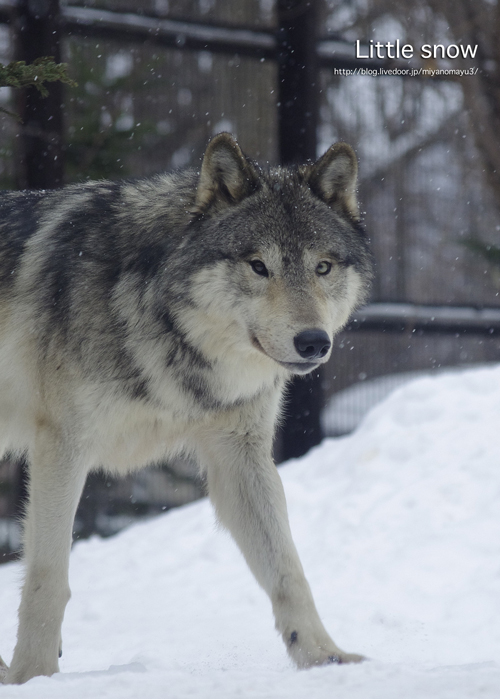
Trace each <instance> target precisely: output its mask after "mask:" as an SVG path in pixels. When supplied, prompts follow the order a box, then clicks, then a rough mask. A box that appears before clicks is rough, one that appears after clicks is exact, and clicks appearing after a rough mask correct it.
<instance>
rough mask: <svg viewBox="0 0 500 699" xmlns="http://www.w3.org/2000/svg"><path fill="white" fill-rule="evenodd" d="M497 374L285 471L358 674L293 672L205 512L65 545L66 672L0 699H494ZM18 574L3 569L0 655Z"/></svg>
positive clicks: (499, 620) (402, 392) (439, 388)
mask: <svg viewBox="0 0 500 699" xmlns="http://www.w3.org/2000/svg"><path fill="white" fill-rule="evenodd" d="M499 431H500V367H492V368H481V369H476V370H471V371H467V372H463V373H456V374H453V373H450V374H446V375H440V376H438V377H436V378H424V379H420V380H418V381H416V382H414V383H411V384H409V385H405V386H404V387H402V388H401V389H399V390H397V391H396V392H395V393H393V394H392V395H391V396H390V397H389V398H388V399H387V400H386V401H385V402H384V403H382V404H381V405H379V406H377V407H376V408H375V409H374V410H372V412H371V413H370V414H369V415H368V416H367V418H366V419H365V421H364V422H363V423H362V425H361V427H360V428H359V429H358V431H357V432H356V433H355V434H353V435H351V436H349V437H346V438H342V439H337V440H327V441H326V442H324V443H323V444H322V445H321V446H320V447H319V448H318V449H316V450H314V451H313V452H312V453H311V454H309V455H308V456H307V457H306V458H304V459H301V460H299V461H295V462H292V463H289V464H288V465H287V466H285V467H283V468H282V469H281V475H282V477H283V481H284V483H285V489H286V492H287V499H288V504H289V511H290V519H291V524H292V529H293V532H294V537H295V540H296V543H297V546H298V548H299V551H300V554H301V557H302V561H303V564H304V567H305V570H306V574H307V577H308V579H309V581H310V583H311V587H312V589H313V592H314V594H315V597H316V601H317V605H318V608H319V610H320V614H321V616H322V618H323V620H324V622H325V625H326V626H327V628H328V629H329V630H330V632H331V633H332V636H333V638H334V639H335V641H336V642H337V643H338V644H339V645H340V646H341V647H342V648H344V649H346V650H352V651H357V652H361V653H364V654H365V655H367V656H369V657H370V658H372V660H371V662H367V663H364V664H362V665H360V666H347V667H335V666H330V667H325V668H318V669H314V670H311V671H307V672H297V671H295V670H294V669H293V668H292V667H291V665H290V664H289V662H288V660H287V657H286V654H285V650H284V647H283V646H282V643H281V641H280V640H279V639H278V638H277V636H276V633H275V631H274V629H273V621H272V618H271V608H270V603H269V602H268V600H267V598H266V597H265V595H264V594H263V592H262V591H261V590H260V589H259V588H258V587H257V584H256V583H255V582H254V580H253V578H252V577H251V574H250V573H249V571H248V570H247V568H246V565H245V564H244V562H243V560H242V557H241V555H240V554H239V552H238V551H237V549H236V547H235V545H234V544H233V543H232V541H231V540H230V539H229V537H228V536H227V535H226V534H225V533H223V532H220V531H218V530H217V529H216V527H215V526H214V518H213V514H212V511H211V508H210V506H209V504H208V503H207V502H200V503H195V504H193V505H189V506H187V507H184V508H181V509H179V510H176V511H174V512H171V513H169V514H167V515H164V516H162V517H159V518H157V519H155V520H154V521H151V522H148V523H144V524H140V525H136V526H134V527H132V528H130V529H129V530H127V531H125V532H123V533H122V534H120V535H118V536H116V537H115V538H113V539H108V540H106V541H101V540H98V539H93V540H90V541H87V542H81V543H79V544H77V545H76V546H75V549H74V551H73V554H72V559H71V586H72V590H73V598H72V600H71V602H70V604H69V606H68V609H67V613H66V617H65V622H64V627H63V639H64V656H63V658H62V661H61V671H62V672H61V674H60V675H58V676H55V677H53V678H50V679H49V678H35V679H34V680H32V681H31V682H29V683H28V684H26V685H24V686H22V687H11V686H9V687H0V699H11V697H16V698H17V697H23V698H24V697H26V698H31V697H32V698H33V699H35V697H36V699H46V698H47V699H48V698H49V697H50V699H59V698H62V697H64V699H77V698H78V699H86V698H88V699H90V698H92V699H95V697H100V698H107V697H113V698H114V697H116V698H118V697H120V699H128V698H130V699H131V698H132V697H134V698H135V697H143V696H147V697H148V699H156V698H158V699H159V698H160V697H187V696H189V697H203V699H211V698H212V697H217V699H224V698H226V697H227V698H228V699H229V698H231V699H233V698H234V697H239V696H242V697H265V698H266V699H274V698H278V697H286V698H287V699H295V698H297V699H298V698H299V697H300V699H303V697H305V696H312V697H314V698H315V699H316V698H318V699H323V698H325V699H326V698H327V697H328V698H330V697H335V699H344V698H345V699H367V698H369V699H402V697H404V699H416V698H417V697H418V698H419V699H420V698H422V699H423V698H425V699H427V698H428V697H432V698H433V699H448V698H450V699H452V698H453V699H465V698H466V697H477V696H479V695H480V696H481V697H483V698H486V699H490V698H491V699H493V697H495V699H496V697H498V693H499V687H500V443H499V442H500V440H499ZM20 576H21V570H20V567H19V565H18V564H9V565H4V566H2V567H0V590H1V595H0V620H1V634H0V651H1V652H2V654H3V656H4V658H5V659H6V660H7V661H9V660H10V655H11V653H12V649H13V646H14V640H15V625H16V619H15V617H16V607H17V604H18V588H19V581H20Z"/></svg>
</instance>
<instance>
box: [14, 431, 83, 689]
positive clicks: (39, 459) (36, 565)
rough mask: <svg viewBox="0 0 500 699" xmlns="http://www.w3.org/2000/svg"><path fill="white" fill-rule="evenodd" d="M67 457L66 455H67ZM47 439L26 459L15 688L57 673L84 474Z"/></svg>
mask: <svg viewBox="0 0 500 699" xmlns="http://www.w3.org/2000/svg"><path fill="white" fill-rule="evenodd" d="M68 451H69V450H68ZM65 456H66V454H64V453H63V449H62V448H61V446H60V444H58V443H57V440H56V439H55V438H52V435H49V434H44V435H42V436H40V437H39V438H38V440H37V446H36V448H35V450H34V453H33V454H30V461H31V467H30V484H29V504H28V508H27V517H26V522H25V532H24V559H25V566H26V578H25V582H24V587H23V591H22V598H21V605H20V607H19V630H18V634H17V644H16V648H15V650H14V657H13V659H12V663H11V666H10V668H9V669H8V670H7V672H6V679H5V681H6V682H8V683H13V684H21V683H23V682H26V681H27V680H29V679H30V678H32V677H34V676H36V675H52V674H53V673H54V672H58V671H59V663H58V658H59V654H60V651H61V625H62V621H63V616H64V610H65V607H66V604H67V602H68V600H69V597H70V590H69V584H68V565H69V554H70V548H71V535H72V528H73V520H74V516H75V511H76V507H77V505H78V500H79V498H80V495H81V492H82V488H83V485H84V482H85V475H86V470H85V469H84V468H78V467H77V465H76V464H75V463H74V457H73V462H72V461H71V459H70V458H69V454H68V458H65Z"/></svg>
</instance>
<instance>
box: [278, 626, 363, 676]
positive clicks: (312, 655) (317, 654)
mask: <svg viewBox="0 0 500 699" xmlns="http://www.w3.org/2000/svg"><path fill="white" fill-rule="evenodd" d="M288 653H289V655H290V657H291V658H292V660H293V661H294V662H295V664H296V665H297V667H298V668H299V669H300V670H302V669H306V668H309V667H317V666H318V665H345V664H346V663H360V662H362V661H363V660H366V658H365V657H363V656H362V655H358V654H357V653H345V652H344V651H343V650H340V648H338V647H337V646H336V645H335V644H334V643H333V642H331V641H330V642H328V643H326V642H324V643H318V642H316V643H311V644H309V643H307V642H305V643H303V644H302V645H301V644H300V638H299V636H298V634H292V636H291V637H290V641H289V644H288Z"/></svg>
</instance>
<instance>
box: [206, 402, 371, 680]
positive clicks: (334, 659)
mask: <svg viewBox="0 0 500 699" xmlns="http://www.w3.org/2000/svg"><path fill="white" fill-rule="evenodd" d="M264 412H265V411H264ZM244 422H245V420H243V421H242V423H240V425H239V426H238V427H237V428H234V426H233V428H232V429H227V430H226V429H219V430H216V431H214V432H213V433H211V434H209V435H207V436H205V437H204V439H203V446H202V455H201V458H202V462H203V464H204V466H205V467H206V469H207V481H208V492H209V495H210V499H211V500H212V502H213V504H214V505H215V509H216V512H217V515H218V518H219V520H220V522H221V523H222V524H223V525H224V526H226V527H227V528H228V529H229V530H230V532H231V534H232V535H233V537H234V539H235V540H236V542H237V544H238V545H239V547H240V549H241V551H242V553H243V555H244V556H245V559H246V561H247V563H248V565H249V566H250V569H251V570H252V572H253V574H254V575H255V577H256V578H257V581H258V582H259V583H260V585H261V586H262V587H263V588H264V590H265V591H266V592H267V594H268V595H269V597H270V599H271V602H272V605H273V611H274V616H275V620H276V628H277V630H278V631H279V632H280V633H281V635H282V637H283V640H284V642H285V645H286V648H287V651H288V653H289V655H290V656H291V658H292V659H293V660H294V662H295V663H296V664H297V666H298V667H299V668H306V667H310V666H312V665H322V664H326V663H347V662H358V661H360V660H362V659H363V658H362V656H360V655H355V654H350V653H345V652H344V651H342V650H340V648H338V646H336V645H335V643H334V642H333V640H332V639H331V638H330V636H329V635H328V633H327V632H326V630H325V628H324V626H323V624H322V623H321V620H320V618H319V616H318V612H317V611H316V606H315V604H314V600H313V598H312V594H311V590H310V587H309V584H308V582H307V580H306V578H305V576H304V571H303V569H302V565H301V563H300V560H299V557H298V554H297V551H296V549H295V545H294V543H293V541H292V537H291V533H290V527H289V524H288V515H287V509H286V502H285V495H284V491H283V486H282V483H281V479H280V477H279V475H278V472H277V469H276V466H275V465H274V463H273V460H272V457H271V446H272V435H271V434H270V432H269V428H268V427H267V425H262V423H261V424H260V425H253V426H252V428H250V429H249V428H248V425H245V424H243V423H244ZM266 427H267V432H268V433H267V434H266ZM255 428H256V429H255Z"/></svg>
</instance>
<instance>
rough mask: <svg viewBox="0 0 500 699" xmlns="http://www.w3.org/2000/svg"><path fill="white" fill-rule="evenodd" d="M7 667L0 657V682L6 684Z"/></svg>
mask: <svg viewBox="0 0 500 699" xmlns="http://www.w3.org/2000/svg"><path fill="white" fill-rule="evenodd" d="M8 669H9V668H8V667H7V665H6V664H5V663H4V661H3V660H2V658H1V657H0V684H6V683H7V670H8Z"/></svg>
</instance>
